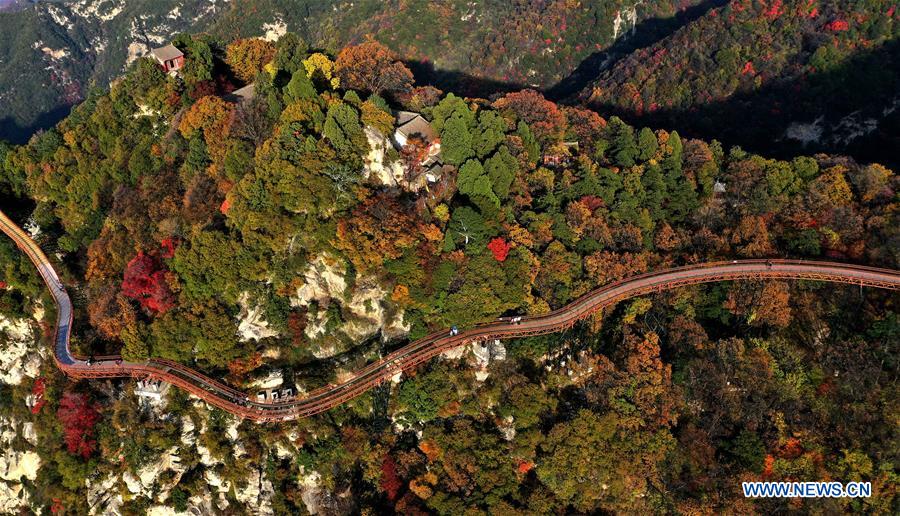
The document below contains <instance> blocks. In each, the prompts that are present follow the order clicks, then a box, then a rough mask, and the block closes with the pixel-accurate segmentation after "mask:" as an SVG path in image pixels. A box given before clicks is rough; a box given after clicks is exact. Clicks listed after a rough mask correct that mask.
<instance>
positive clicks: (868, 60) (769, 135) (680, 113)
mask: <svg viewBox="0 0 900 516" xmlns="http://www.w3.org/2000/svg"><path fill="white" fill-rule="evenodd" d="M895 99H896V100H898V102H900V40H894V41H891V42H888V43H886V44H884V45H882V46H881V47H880V48H878V49H875V50H870V51H868V52H861V53H859V54H857V55H855V56H854V57H852V58H850V59H848V60H847V61H845V62H844V63H843V64H841V65H838V66H836V67H834V68H833V69H831V70H829V71H826V72H821V73H817V74H813V75H809V76H805V77H801V78H796V79H792V80H780V81H772V82H770V83H768V84H766V85H764V86H763V87H762V88H760V89H757V90H754V91H747V92H742V93H736V94H734V95H732V96H731V97H729V98H728V99H726V100H723V101H719V102H712V103H708V104H703V105H699V106H692V107H690V108H688V109H670V110H657V111H655V112H652V113H636V112H634V111H631V110H628V109H622V108H621V107H619V106H614V105H609V104H602V103H601V104H597V103H594V104H592V105H590V107H591V108H592V109H595V110H596V111H598V112H599V113H600V114H602V115H603V116H610V115H618V116H619V117H621V118H622V119H623V120H625V121H627V122H629V123H630V124H633V125H637V126H648V127H652V128H664V129H676V130H678V132H679V133H680V134H681V135H683V136H689V137H694V138H703V139H707V140H710V139H713V138H714V139H717V140H719V141H721V142H722V143H723V144H725V145H726V146H730V145H740V146H741V147H743V148H744V149H745V150H748V151H752V152H758V153H761V154H764V155H766V156H771V157H780V158H790V157H793V156H798V155H804V154H806V155H808V154H813V153H816V152H829V153H844V154H848V155H850V156H853V157H854V158H856V159H857V160H858V161H861V162H873V161H874V162H878V163H882V164H884V165H886V166H889V167H892V168H894V169H895V170H896V169H897V167H898V165H900V155H898V153H897V152H896V150H897V149H898V148H900V139H898V135H900V130H898V129H900V106H897V107H896V109H894V110H893V112H892V113H885V112H884V111H885V110H886V109H887V108H889V107H890V106H891V104H892V103H893V102H894V100H895ZM854 113H855V114H856V115H855V118H857V119H859V120H865V119H867V118H876V119H881V120H882V122H881V123H880V124H879V126H878V128H876V129H875V130H874V131H873V132H871V133H870V134H868V135H866V136H864V137H860V138H858V139H856V140H854V141H852V142H850V143H849V144H842V143H840V142H836V141H826V140H824V139H823V141H822V143H809V144H808V145H805V146H804V144H802V143H800V142H798V141H796V140H788V139H785V138H783V135H784V134H785V131H786V130H787V128H788V127H789V126H790V125H791V124H792V123H793V122H802V123H810V122H813V121H814V120H815V119H816V118H817V117H819V116H823V117H824V118H823V123H822V125H823V127H826V130H825V132H824V133H823V137H824V138H827V137H829V135H830V131H829V130H828V129H827V127H828V126H834V125H836V124H837V123H838V122H839V121H840V120H841V119H842V118H844V117H846V116H847V115H850V114H854Z"/></svg>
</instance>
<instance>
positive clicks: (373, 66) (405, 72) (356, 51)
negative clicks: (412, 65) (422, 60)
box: [335, 41, 413, 94]
mask: <svg viewBox="0 0 900 516" xmlns="http://www.w3.org/2000/svg"><path fill="white" fill-rule="evenodd" d="M335 71H336V72H337V75H338V77H339V78H340V79H341V86H342V87H344V88H348V89H353V90H359V91H366V92H369V93H378V94H381V93H384V92H386V91H389V92H394V91H397V92H403V91H408V90H409V89H410V88H411V87H412V83H413V74H412V72H411V71H409V68H407V67H406V65H404V64H403V63H402V62H401V61H400V60H399V59H398V58H397V55H396V54H395V53H394V52H393V51H391V50H390V49H389V48H387V47H386V46H384V45H382V44H381V43H378V42H377V41H367V42H365V43H361V44H359V45H355V46H352V47H346V48H344V49H343V50H341V53H340V54H338V56H337V61H335Z"/></svg>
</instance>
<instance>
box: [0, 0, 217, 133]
mask: <svg viewBox="0 0 900 516" xmlns="http://www.w3.org/2000/svg"><path fill="white" fill-rule="evenodd" d="M224 7H225V6H224V5H223V4H222V2H217V1H216V0H191V1H187V2H182V1H178V0H137V1H130V0H129V1H127V2H126V1H124V0H116V1H114V2H111V1H108V0H79V1H77V2H66V3H60V2H40V3H36V4H34V5H28V6H25V5H21V6H18V7H17V8H16V9H14V10H12V11H10V12H0V139H6V140H11V141H14V142H21V141H23V140H24V139H26V138H27V137H28V136H30V134H31V133H33V132H34V131H35V130H37V129H40V128H46V127H48V126H50V125H53V124H54V123H56V122H57V121H58V120H60V119H61V118H62V117H64V116H65V115H66V114H67V113H68V111H69V108H70V107H71V106H72V105H73V104H75V103H77V102H79V101H80V100H81V99H83V98H84V96H85V95H86V94H87V92H88V90H89V89H90V88H91V87H92V86H94V85H98V86H106V85H108V83H109V81H110V79H112V78H114V77H117V76H118V75H121V73H122V72H123V70H124V67H125V65H126V64H127V63H129V62H130V61H132V60H133V59H134V58H135V57H137V56H140V55H143V54H144V53H145V52H146V51H147V49H148V48H149V47H150V46H153V45H157V44H160V43H163V42H166V41H168V40H169V39H170V38H171V37H172V36H174V35H175V34H177V33H179V32H184V31H188V30H195V29H198V28H202V27H205V26H207V25H208V24H209V23H210V22H211V20H212V19H213V17H214V16H215V15H216V14H217V13H219V12H221V11H222V10H223V9H224Z"/></svg>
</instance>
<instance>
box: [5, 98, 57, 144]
mask: <svg viewBox="0 0 900 516" xmlns="http://www.w3.org/2000/svg"><path fill="white" fill-rule="evenodd" d="M70 111H72V106H71V105H64V106H57V107H55V108H53V109H52V110H50V111H48V112H46V113H42V114H41V115H40V116H38V118H37V120H35V121H34V123H33V124H31V125H19V123H18V122H17V121H16V120H14V119H13V118H12V117H9V116H7V117H3V118H0V140H6V141H8V142H10V143H14V144H17V145H20V144H23V143H25V142H27V141H28V139H29V138H31V135H33V134H34V133H36V132H38V131H40V130H41V129H49V128H50V127H53V126H55V125H56V124H57V123H59V121H60V120H62V119H63V118H65V117H67V116H69V112H70Z"/></svg>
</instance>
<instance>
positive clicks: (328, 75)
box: [303, 52, 341, 90]
mask: <svg viewBox="0 0 900 516" xmlns="http://www.w3.org/2000/svg"><path fill="white" fill-rule="evenodd" d="M303 67H304V68H305V69H306V74H307V75H308V76H309V78H310V79H311V80H312V81H313V83H315V84H316V85H317V86H319V87H320V88H323V89H332V90H335V89H337V88H339V87H340V86H341V80H340V79H338V77H337V76H336V75H335V71H334V61H332V60H331V59H329V58H328V56H326V55H325V54H322V53H320V52H316V53H315V54H311V55H310V56H309V57H307V58H306V59H304V60H303Z"/></svg>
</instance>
